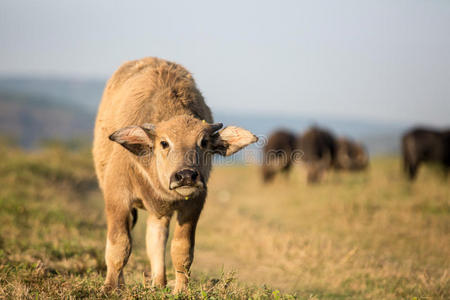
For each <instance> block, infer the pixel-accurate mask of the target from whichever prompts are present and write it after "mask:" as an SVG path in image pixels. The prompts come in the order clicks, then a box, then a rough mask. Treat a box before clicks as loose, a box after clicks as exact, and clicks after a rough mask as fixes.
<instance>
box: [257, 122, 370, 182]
mask: <svg viewBox="0 0 450 300" xmlns="http://www.w3.org/2000/svg"><path fill="white" fill-rule="evenodd" d="M296 162H301V163H302V164H304V165H305V167H306V169H307V180H308V182H309V183H314V182H318V181H320V179H321V178H322V176H323V174H324V173H325V171H327V170H329V169H335V170H349V171H357V170H364V169H365V168H366V167H367V165H368V162H369V158H368V154H367V151H366V149H365V147H364V146H363V145H362V144H361V143H357V142H355V141H353V140H351V139H349V138H344V137H341V138H337V137H335V135H334V134H332V133H331V132H330V131H328V130H326V129H323V128H320V127H316V126H315V127H311V128H309V129H308V130H306V131H305V132H304V133H302V134H300V135H298V136H296V135H295V134H294V133H292V132H290V131H288V130H277V131H275V132H274V133H272V134H271V135H270V136H269V138H268V140H267V143H266V145H265V146H264V148H263V164H262V172H263V179H264V181H265V182H269V181H271V180H272V179H273V178H274V176H275V174H276V173H285V174H288V171H289V170H290V167H291V166H292V164H294V163H296Z"/></svg>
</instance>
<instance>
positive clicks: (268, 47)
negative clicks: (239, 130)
mask: <svg viewBox="0 0 450 300" xmlns="http://www.w3.org/2000/svg"><path fill="white" fill-rule="evenodd" d="M0 43H1V45H0V74H19V75H40V76H41V75H43V76H52V77H53V76H60V75H64V76H69V77H70V76H76V77H89V78H107V77H108V76H110V74H111V73H112V72H113V71H114V70H115V69H116V68H117V67H118V66H119V65H120V64H121V63H122V62H123V61H126V60H130V59H136V58H140V57H143V56H159V57H162V58H166V59H169V60H173V61H176V62H179V63H181V64H183V65H184V66H185V67H187V68H188V69H189V70H190V71H191V72H192V73H193V74H194V77H195V78H196V80H197V83H198V85H199V87H200V89H201V90H202V91H203V93H204V95H205V97H206V99H207V102H208V103H209V104H210V106H212V108H213V109H216V110H222V111H231V112H233V111H238V110H241V111H243V112H250V111H251V112H266V113H270V112H274V111H276V112H287V113H290V114H305V115H330V116H336V117H346V116H350V117H358V118H361V119H370V120H381V121H390V122H392V121H394V122H395V121H398V122H408V123H411V122H421V123H429V124H433V125H450V117H449V116H450V1H449V0H435V1H432V0H423V1H418V0H403V1H398V0H386V1H382V0H377V1H364V0H354V1H337V0H336V1H331V0H330V1H318V0H312V1H220V2H219V1H158V2H157V1H121V2H120V3H119V1H112V0H95V1H92V0H90V1H80V0H77V1H61V0H54V1H49V0H39V1H31V0H29V1H22V0H2V1H1V4H0Z"/></svg>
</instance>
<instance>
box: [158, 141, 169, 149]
mask: <svg viewBox="0 0 450 300" xmlns="http://www.w3.org/2000/svg"><path fill="white" fill-rule="evenodd" d="M160 144H161V147H162V148H163V149H167V147H169V143H168V142H166V141H161V143H160Z"/></svg>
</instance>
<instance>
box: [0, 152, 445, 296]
mask: <svg viewBox="0 0 450 300" xmlns="http://www.w3.org/2000/svg"><path fill="white" fill-rule="evenodd" d="M2 147H3V148H0V228H1V229H0V298H11V299H20V298H33V299H36V298H42V299H43V298H62V297H65V298H102V297H104V298H107V297H108V296H107V295H104V294H102V292H101V285H102V281H103V279H104V275H105V263H104V258H103V254H104V242H105V231H106V230H105V229H106V225H105V219H104V214H103V202H102V198H101V195H100V193H99V191H98V189H97V186H96V181H95V176H94V172H93V168H92V163H91V159H90V154H89V150H78V151H69V150H67V149H64V148H61V147H53V148H48V149H46V150H41V151H39V152H36V153H33V154H30V153H24V152H22V151H21V150H20V149H17V148H14V147H6V148H5V147H4V146H2ZM145 215H146V213H145V212H144V211H140V214H139V221H138V224H137V226H136V228H135V230H134V231H133V238H134V250H133V254H132V256H131V259H130V261H129V263H128V265H127V268H126V280H127V288H126V290H125V291H123V292H122V293H121V294H113V295H112V296H113V297H115V298H149V299H153V298H156V299H159V298H167V299H173V298H175V297H174V296H172V295H171V294H170V283H171V282H170V281H171V280H173V278H174V274H173V271H172V270H171V269H169V274H168V276H169V287H168V288H166V289H153V288H151V287H150V286H149V271H150V266H149V263H148V260H147V258H146V254H145V248H144V233H145V225H144V224H145V217H146V216H145ZM168 258H169V256H168ZM168 261H169V263H170V258H169V259H168ZM449 268H450V179H448V178H447V179H444V178H443V177H442V176H441V175H440V174H439V172H438V171H437V170H434V169H433V168H424V169H422V170H421V171H420V174H419V178H418V180H417V182H415V183H412V184H410V183H408V182H406V181H405V180H404V179H403V176H402V174H401V170H400V163H399V159H398V158H377V159H374V160H373V161H372V164H371V166H370V169H369V170H368V171H367V172H364V173H359V174H347V173H331V174H328V175H327V177H326V178H325V179H324V182H323V183H322V184H320V185H313V186H307V185H306V182H305V174H304V173H303V170H302V169H301V168H296V169H295V170H294V172H293V173H292V174H291V176H290V177H289V178H283V177H281V178H277V179H276V181H275V182H274V183H273V184H272V185H270V186H263V185H262V183H261V181H260V173H259V170H258V168H257V167H254V166H247V167H245V166H221V167H216V168H215V170H214V171H213V174H212V178H211V180H210V183H209V196H208V200H207V204H206V206H205V209H204V211H203V213H202V217H201V219H200V223H199V226H198V234H197V245H196V255H195V261H194V264H193V266H192V281H191V287H190V289H189V291H187V292H186V293H185V294H183V295H180V296H178V298H183V299H184V298H190V299H198V298H203V299H207V298H208V299H221V298H231V299H234V298H254V299H259V298H272V299H282V298H283V299H284V298H287V299H289V298H299V299H414V298H417V299H449V298H450V282H449V278H450V274H449Z"/></svg>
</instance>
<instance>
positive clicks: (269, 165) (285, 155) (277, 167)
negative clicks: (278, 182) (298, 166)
mask: <svg viewBox="0 0 450 300" xmlns="http://www.w3.org/2000/svg"><path fill="white" fill-rule="evenodd" d="M295 143H296V142H295V135H294V134H293V133H291V132H290V131H288V130H284V129H280V130H277V131H275V132H273V133H272V134H271V135H270V136H269V138H268V140H267V144H266V145H265V146H264V148H263V163H262V174H263V180H264V182H269V181H271V180H272V179H273V178H274V177H275V175H276V174H277V173H285V174H288V172H289V169H290V168H291V165H292V153H293V151H294V150H295Z"/></svg>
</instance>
